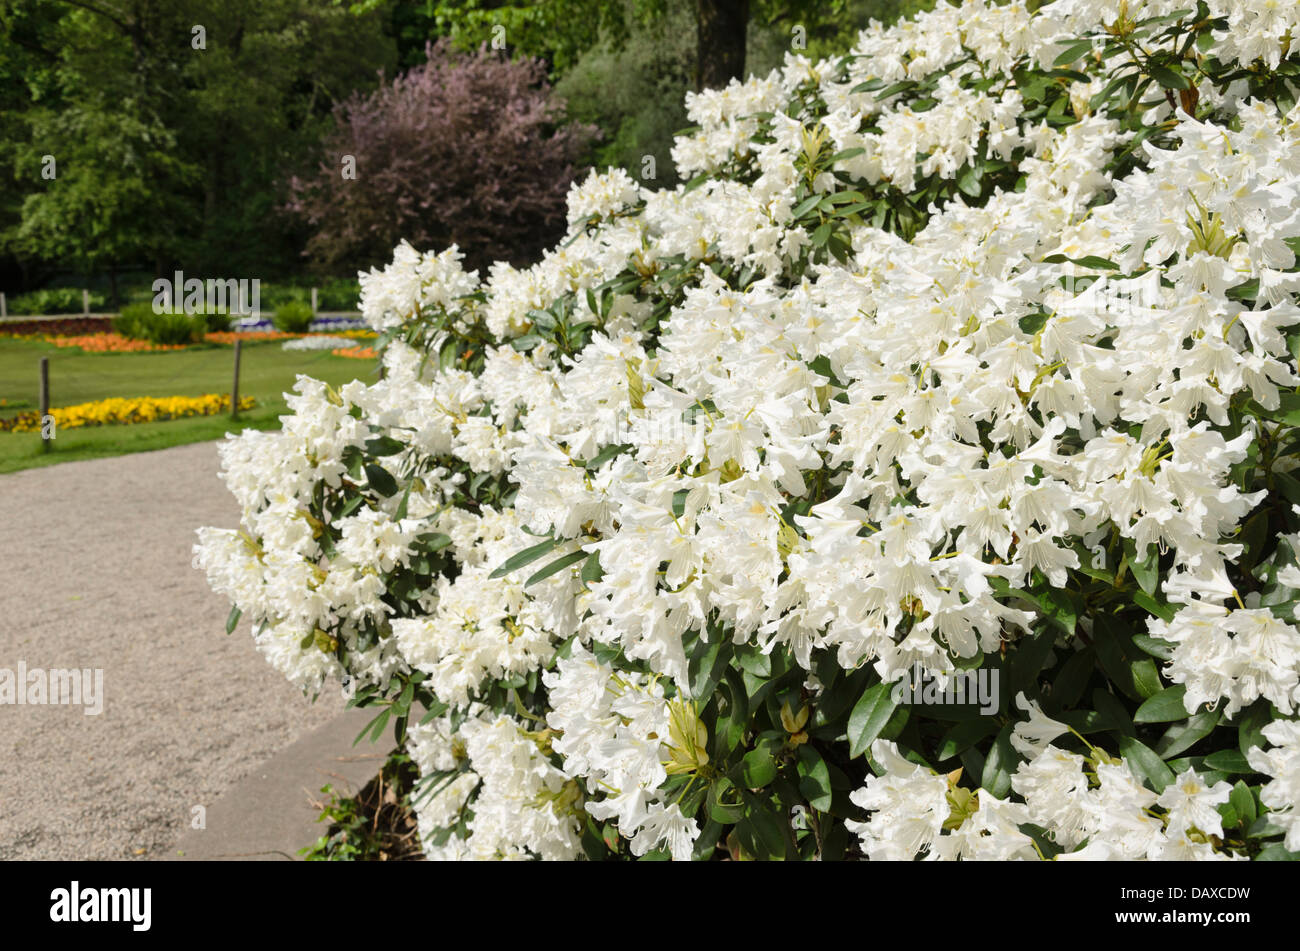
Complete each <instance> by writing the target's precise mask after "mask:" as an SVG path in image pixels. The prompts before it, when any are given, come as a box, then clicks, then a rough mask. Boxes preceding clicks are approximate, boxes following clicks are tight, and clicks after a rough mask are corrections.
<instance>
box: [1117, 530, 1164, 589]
mask: <svg viewBox="0 0 1300 951" xmlns="http://www.w3.org/2000/svg"><path fill="white" fill-rule="evenodd" d="M1124 561H1125V563H1126V564H1127V565H1128V569H1129V571H1130V572H1132V574H1133V579H1134V580H1135V581H1137V583H1138V586H1139V587H1141V589H1142V590H1143V592H1145V593H1146V594H1147V595H1148V596H1150V597H1155V595H1156V587H1157V585H1159V583H1160V558H1159V555H1158V554H1157V553H1156V550H1155V547H1154V546H1151V545H1148V546H1147V553H1146V557H1144V558H1142V559H1141V560H1139V559H1138V556H1137V546H1136V545H1135V544H1134V542H1133V539H1131V538H1126V539H1124Z"/></svg>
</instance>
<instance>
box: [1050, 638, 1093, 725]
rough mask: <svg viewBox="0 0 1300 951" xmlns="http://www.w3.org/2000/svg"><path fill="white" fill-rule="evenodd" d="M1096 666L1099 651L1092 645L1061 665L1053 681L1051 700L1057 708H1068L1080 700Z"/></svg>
mask: <svg viewBox="0 0 1300 951" xmlns="http://www.w3.org/2000/svg"><path fill="white" fill-rule="evenodd" d="M1096 667H1097V652H1096V651H1095V650H1093V648H1091V647H1085V648H1084V649H1083V650H1081V651H1078V652H1077V653H1075V654H1074V655H1073V656H1072V657H1071V658H1070V659H1069V660H1067V661H1066V662H1065V663H1064V664H1063V665H1062V666H1061V672H1060V673H1059V674H1057V675H1056V680H1055V681H1053V683H1052V695H1051V700H1052V702H1053V703H1054V704H1056V706H1057V709H1060V710H1068V709H1070V708H1072V707H1074V706H1075V705H1076V704H1077V703H1078V702H1079V698H1080V697H1082V696H1083V691H1084V690H1086V689H1087V687H1088V680H1089V679H1090V678H1091V677H1092V672H1093V671H1094V670H1095V669H1096Z"/></svg>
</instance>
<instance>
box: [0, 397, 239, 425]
mask: <svg viewBox="0 0 1300 951" xmlns="http://www.w3.org/2000/svg"><path fill="white" fill-rule="evenodd" d="M256 405H257V403H256V401H255V400H254V399H253V397H251V396H245V397H241V398H240V400H239V408H240V409H241V410H247V409H252V408H253V407H254V406H256ZM228 412H230V394H228V393H205V394H204V395H202V396H164V397H152V396H138V397H132V398H129V399H120V398H116V397H114V398H111V399H106V400H96V401H94V402H91V403H78V404H76V405H75V406H62V407H56V408H51V410H50V415H51V416H53V417H54V426H55V432H58V430H60V429H80V428H82V427H85V426H109V425H118V424H124V423H153V422H158V421H160V420H168V419H185V418H187V417H190V416H217V415H220V414H221V413H228ZM40 431H41V414H40V413H39V412H24V413H18V414H16V415H14V416H11V417H9V418H7V419H5V418H0V432H11V433H35V432H40Z"/></svg>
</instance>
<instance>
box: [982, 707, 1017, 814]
mask: <svg viewBox="0 0 1300 951" xmlns="http://www.w3.org/2000/svg"><path fill="white" fill-rule="evenodd" d="M1011 731H1012V724H1010V723H1008V724H1006V726H1004V727H1003V728H1002V729H1001V731H999V732H998V738H997V739H996V740H994V741H993V746H992V747H991V748H990V749H989V753H988V756H987V758H985V760H984V772H983V775H982V776H981V777H980V786H981V787H982V788H984V789H986V790H988V791H989V792H991V793H992V794H993V795H994V796H996V797H997V798H998V799H1002V798H1004V797H1005V796H1006V794H1007V793H1009V792H1010V791H1011V774H1012V773H1013V772H1015V769H1016V765H1017V764H1018V763H1019V762H1020V757H1018V756H1017V755H1016V750H1015V747H1013V746H1012V745H1011Z"/></svg>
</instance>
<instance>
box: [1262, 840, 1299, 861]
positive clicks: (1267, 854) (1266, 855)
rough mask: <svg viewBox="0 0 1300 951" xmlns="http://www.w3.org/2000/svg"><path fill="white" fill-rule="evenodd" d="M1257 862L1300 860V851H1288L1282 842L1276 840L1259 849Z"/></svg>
mask: <svg viewBox="0 0 1300 951" xmlns="http://www.w3.org/2000/svg"><path fill="white" fill-rule="evenodd" d="M1255 861H1256V862H1300V852H1288V851H1287V850H1286V846H1284V845H1283V844H1282V843H1281V842H1274V843H1273V844H1272V845H1266V846H1264V848H1262V849H1260V850H1259V854H1258V855H1256V856H1255Z"/></svg>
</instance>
